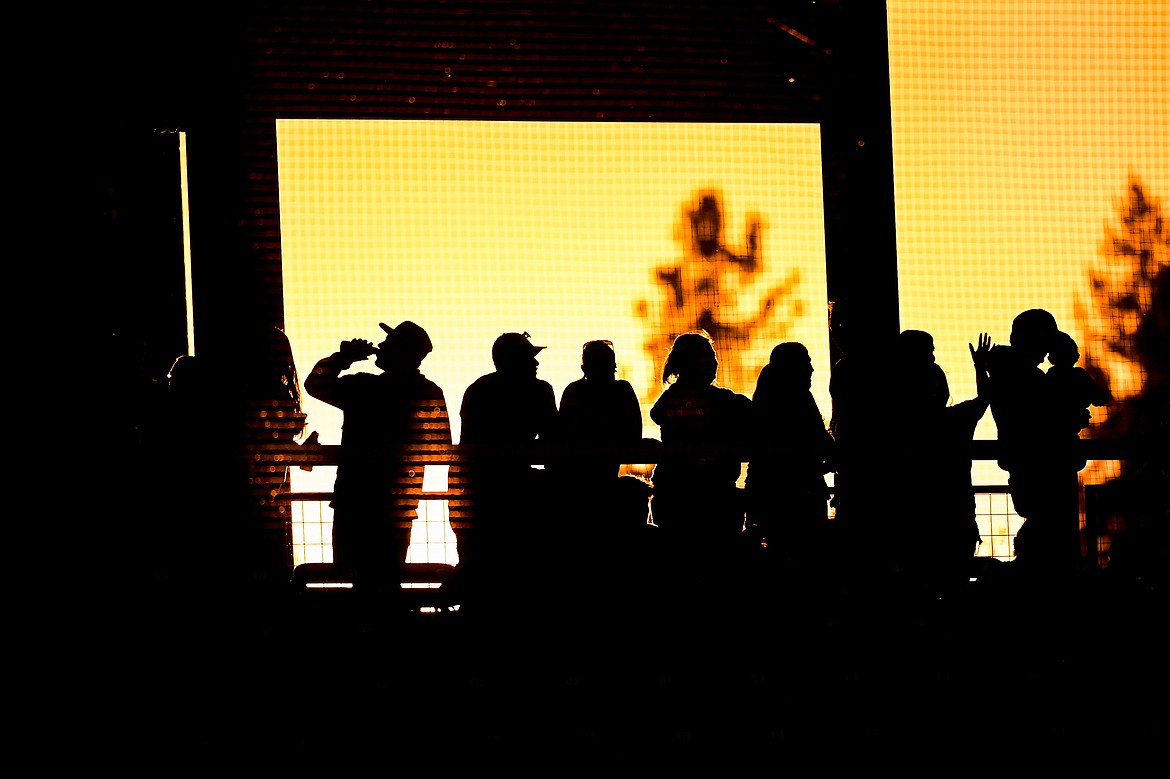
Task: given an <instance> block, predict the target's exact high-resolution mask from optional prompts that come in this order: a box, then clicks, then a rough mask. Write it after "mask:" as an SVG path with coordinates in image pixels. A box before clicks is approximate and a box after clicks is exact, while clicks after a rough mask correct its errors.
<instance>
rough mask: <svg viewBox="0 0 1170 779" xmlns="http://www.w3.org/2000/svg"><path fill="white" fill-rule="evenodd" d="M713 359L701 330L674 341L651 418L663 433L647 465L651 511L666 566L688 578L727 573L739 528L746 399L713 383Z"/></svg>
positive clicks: (715, 365) (748, 412)
mask: <svg viewBox="0 0 1170 779" xmlns="http://www.w3.org/2000/svg"><path fill="white" fill-rule="evenodd" d="M718 369H719V360H718V358H717V356H716V354H715V348H714V346H713V344H712V342H711V339H710V337H709V336H708V335H707V334H706V333H705V332H695V333H683V334H682V335H680V336H678V337H677V338H675V339H674V344H673V345H672V346H671V349H670V352H669V353H668V354H667V357H666V362H665V364H664V366H663V369H662V381H663V383H664V384H666V385H667V387H666V389H665V390H664V391H663V392H662V394H661V395H659V397H658V400H656V401H655V403H654V406H653V408H652V409H651V410H650V418H651V419H652V420H653V421H654V422H655V423H657V424H658V427H659V429H660V431H661V435H662V444H663V448H664V450H665V451H664V453H663V456H662V457H661V458H660V459H659V462H658V464H657V465H656V466H655V468H654V471H653V477H652V481H653V487H654V494H653V497H652V498H651V504H650V505H651V513H652V516H653V519H654V523H655V524H656V525H658V527H659V528H660V531H659V532H660V533H661V535H662V538H663V542H664V544H665V545H666V554H667V555H668V557H669V558H670V561H668V564H672V565H676V566H678V567H677V569H676V571H675V573H676V574H678V575H682V576H685V577H686V578H687V579H690V580H691V582H692V583H702V582H704V581H707V580H708V577H707V576H705V575H704V571H709V572H710V573H711V577H712V578H713V579H714V580H716V581H719V580H722V577H724V576H725V575H726V574H728V573H729V572H730V569H729V568H728V566H729V565H730V564H731V563H732V562H733V560H734V555H735V552H736V550H737V549H738V545H739V541H740V538H741V534H742V532H743V528H744V512H745V501H744V499H743V496H742V493H741V490H740V489H739V487H738V486H737V482H738V479H739V475H740V471H741V464H742V462H744V461H746V460H747V445H748V442H749V431H750V430H751V426H752V402H751V400H750V399H749V398H748V397H747V396H745V395H740V394H739V393H736V392H733V391H731V390H730V389H727V388H725V387H720V386H718V385H716V383H715V378H716V374H717V372H718Z"/></svg>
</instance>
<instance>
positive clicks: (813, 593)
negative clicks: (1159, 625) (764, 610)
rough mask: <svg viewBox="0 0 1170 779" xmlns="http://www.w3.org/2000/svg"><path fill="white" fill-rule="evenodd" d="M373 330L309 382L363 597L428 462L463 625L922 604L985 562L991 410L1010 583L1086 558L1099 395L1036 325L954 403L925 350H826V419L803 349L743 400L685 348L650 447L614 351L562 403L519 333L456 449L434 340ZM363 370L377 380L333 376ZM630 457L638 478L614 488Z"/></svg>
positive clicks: (1036, 315)
mask: <svg viewBox="0 0 1170 779" xmlns="http://www.w3.org/2000/svg"><path fill="white" fill-rule="evenodd" d="M381 328H382V329H383V331H384V332H385V333H386V337H385V340H384V341H383V342H382V343H381V344H379V345H377V346H374V345H373V344H371V343H370V342H368V341H362V340H352V341H346V342H343V343H341V345H340V347H339V349H338V351H337V352H335V353H334V354H332V355H329V356H327V357H325V358H322V359H321V360H320V361H318V362H317V364H316V365H315V367H314V368H313V371H312V374H311V375H310V376H309V377H308V378H307V379H306V380H305V383H304V384H305V391H306V392H308V393H309V394H310V395H312V396H314V397H316V398H318V399H320V400H322V401H324V402H326V403H329V404H331V405H333V406H336V407H337V408H339V409H341V410H342V411H343V412H344V423H343V432H342V439H341V444H340V455H339V461H338V470H337V476H336V485H335V490H334V494H333V502H332V506H333V509H334V525H333V539H332V541H333V551H334V562H335V565H336V566H338V567H339V568H340V569H341V570H342V571H343V572H344V573H345V575H346V576H348V577H349V578H350V579H351V580H352V581H353V582H354V586H355V589H357V590H359V591H362V592H364V593H366V594H367V595H368V596H373V597H375V598H377V599H378V600H379V601H382V600H393V599H394V598H395V597H396V594H398V593H400V588H399V586H398V585H399V583H400V582H401V581H402V580H403V579H402V577H403V572H404V566H405V564H406V563H405V560H406V552H407V548H408V545H409V539H410V527H411V521H412V519H413V517H414V512H415V509H416V508H417V506H418V501H419V499H420V495H421V494H422V480H423V472H424V467H425V464H426V462H427V461H428V457H427V456H428V455H440V456H441V455H442V453H444V452H451V453H454V456H453V457H452V458H451V460H450V462H451V463H452V464H451V468H450V474H449V480H450V483H451V484H452V485H456V486H457V487H458V489H459V490H462V495H463V497H464V500H462V501H459V502H458V504H459V508H455V509H453V510H452V520H453V521H452V527H453V529H454V532H455V537H456V541H457V546H458V555H459V563H458V566H457V570H456V572H455V575H454V577H453V579H452V581H451V582H450V583H449V584H446V585H444V587H446V588H447V589H448V590H449V594H450V600H451V602H453V603H458V604H459V606H460V608H461V609H463V610H465V611H467V612H468V613H472V614H476V613H479V614H499V613H501V612H503V611H504V610H506V609H507V608H509V607H508V606H507V605H506V604H508V603H514V602H515V600H516V598H517V596H522V597H521V599H522V600H524V601H525V602H526V603H528V604H532V605H535V606H537V607H539V608H541V609H542V610H544V611H546V612H548V613H553V612H558V611H559V612H571V613H574V614H578V615H580V614H590V613H591V614H595V615H596V614H598V612H599V611H604V609H606V608H607V607H608V606H609V605H612V604H613V603H615V602H617V601H618V600H620V599H621V598H623V597H626V598H628V597H629V593H630V592H631V591H637V592H640V593H641V594H642V596H643V597H650V598H655V599H656V602H657V603H659V604H660V605H665V607H666V608H668V609H669V608H675V607H677V608H678V609H679V610H680V613H683V612H685V611H686V610H687V609H689V608H692V607H694V605H695V604H696V603H699V602H706V601H707V600H709V599H710V598H711V597H721V595H719V594H720V593H722V594H727V593H730V592H732V591H735V590H738V591H741V592H742V591H743V588H744V587H745V585H746V586H747V587H748V588H749V589H751V590H752V591H753V592H755V593H757V594H760V595H767V594H769V593H771V594H777V593H782V592H786V593H788V595H789V596H790V597H792V596H793V593H799V595H798V596H797V597H806V596H807V599H808V600H809V601H810V602H811V601H813V600H815V598H816V597H818V594H820V593H824V592H828V591H836V592H840V591H851V592H864V591H867V590H872V589H873V587H874V586H875V583H889V582H895V583H896V584H897V586H898V587H899V588H901V591H902V592H904V593H905V594H907V595H909V596H910V597H913V598H918V599H921V600H922V601H923V602H928V601H939V600H949V599H954V598H957V597H959V596H961V594H962V592H963V590H964V588H965V587H966V586H967V584H968V582H969V580H970V577H971V576H972V574H973V573H974V570H975V569H974V566H973V561H974V560H975V559H976V554H977V550H978V547H979V544H980V543H981V539H980V531H979V527H978V525H977V523H976V518H975V500H974V495H973V486H972V478H971V453H970V445H971V441H972V439H973V437H974V434H975V429H976V425H977V424H978V423H979V421H980V420H981V419H982V418H983V417H984V415H985V413H986V412H987V411H988V410H990V411H991V414H992V415H993V417H994V419H995V422H996V425H997V428H998V431H999V441H1000V443H1001V444H1002V458H1001V460H1000V465H1001V466H1002V467H1003V468H1004V469H1005V470H1006V471H1007V472H1008V474H1009V478H1010V480H1009V488H1010V492H1011V495H1012V498H1013V500H1014V502H1015V506H1016V510H1017V512H1018V513H1019V514H1020V516H1021V517H1023V518H1024V520H1025V521H1024V523H1023V525H1022V527H1021V528H1020V530H1019V532H1018V534H1017V539H1016V543H1017V547H1016V550H1015V551H1016V558H1017V559H1016V561H1015V563H1014V565H1016V566H1018V567H1019V569H1020V570H1025V571H1028V572H1032V573H1037V574H1039V575H1041V576H1044V577H1058V576H1061V575H1062V574H1066V573H1069V572H1071V571H1073V570H1075V568H1076V566H1077V564H1078V561H1079V559H1080V546H1079V544H1080V541H1079V507H1078V502H1077V501H1078V493H1077V472H1078V471H1079V470H1080V469H1081V468H1083V467H1084V465H1085V462H1084V459H1083V456H1082V455H1081V454H1080V453H1079V452H1078V450H1077V449H1076V448H1075V444H1073V443H1072V442H1073V441H1075V440H1076V439H1077V438H1078V434H1079V431H1080V430H1081V429H1082V428H1084V427H1086V426H1087V425H1088V422H1089V411H1088V406H1089V405H1091V404H1100V403H1104V402H1107V400H1108V396H1107V395H1106V394H1104V393H1103V391H1102V390H1101V389H1100V388H1099V387H1097V385H1096V384H1095V382H1093V380H1092V379H1091V377H1089V375H1088V374H1087V373H1084V372H1083V371H1082V370H1081V369H1077V368H1075V367H1074V364H1075V362H1076V359H1077V352H1076V344H1075V342H1072V339H1071V338H1069V336H1067V335H1066V334H1065V333H1063V332H1061V331H1060V330H1059V328H1058V327H1057V323H1056V321H1055V319H1054V318H1053V317H1052V315H1051V314H1049V313H1048V312H1047V311H1043V310H1038V309H1037V310H1029V311H1025V312H1023V313H1021V314H1020V315H1019V316H1018V317H1016V319H1015V320H1014V322H1013V327H1012V332H1011V339H1010V343H1009V344H1007V345H993V344H992V343H991V339H990V338H989V337H988V336H987V335H985V334H984V335H980V337H979V338H978V342H977V344H971V345H970V353H971V360H972V367H973V370H974V372H975V378H976V387H977V392H976V397H974V398H970V399H965V400H961V401H959V402H953V401H952V398H951V393H950V388H949V385H948V381H947V376H946V373H945V371H944V370H943V369H942V367H941V366H939V365H938V364H937V363H936V362H935V357H934V340H933V337H932V336H931V335H930V334H929V333H927V332H924V331H919V330H906V331H904V332H902V333H900V334H898V336H897V337H896V338H894V339H892V340H891V341H890V342H889V343H881V342H880V341H879V340H878V339H875V338H873V337H872V336H867V338H866V339H865V340H864V341H863V342H862V343H844V342H841V341H842V340H843V339H842V334H841V333H840V332H838V333H835V337H837V338H838V339H839V343H838V345H839V346H840V347H841V352H842V353H843V354H844V357H843V359H842V360H841V361H840V362H839V363H838V364H837V365H836V366H835V368H834V371H833V377H832V381H831V383H830V394H831V397H832V404H833V407H832V416H831V419H830V420H829V421H826V419H825V417H824V416H823V415H822V413H821V410H820V409H819V408H818V406H817V403H816V401H815V399H814V397H813V395H812V393H811V383H812V374H813V366H812V360H811V358H810V355H809V353H808V350H807V348H806V347H805V346H804V345H803V344H801V343H797V342H784V343H780V344H777V345H776V347H775V348H774V349H773V350H772V353H771V356H770V360H769V362H768V364H767V365H766V366H764V367H763V369H762V370H761V371H760V373H759V376H758V380H757V383H756V387H755V391H754V393H753V394H752V396H751V397H748V396H747V395H743V394H740V393H737V392H733V391H732V390H730V389H727V388H725V387H721V386H719V384H718V383H717V377H718V368H719V357H718V355H717V354H716V350H715V347H714V344H713V342H712V340H711V338H710V337H709V336H708V335H707V334H706V333H705V332H702V331H698V332H690V333H684V334H682V335H680V336H678V337H677V338H675V339H674V342H673V344H672V346H671V348H670V351H669V353H668V354H667V356H666V359H665V362H664V365H663V366H662V374H661V379H662V385H663V390H662V392H661V394H660V396H659V397H658V399H657V400H656V401H655V402H654V404H653V407H652V408H651V410H650V419H651V420H652V421H653V422H654V423H655V424H657V425H658V428H659V430H660V431H661V435H660V438H658V439H652V438H643V437H642V415H641V409H640V406H639V403H638V399H637V396H636V394H635V392H634V390H633V388H632V387H631V386H630V384H629V383H628V382H626V381H624V380H621V379H618V378H616V365H617V362H616V355H615V354H614V350H613V346H612V344H611V343H610V342H608V341H605V340H594V341H590V342H588V343H586V344H584V346H583V349H582V357H581V360H582V361H581V370H582V378H581V379H579V380H577V381H574V382H572V383H571V384H569V385H568V386H567V387H566V388H565V390H564V392H563V394H562V396H561V398H560V402H559V404H558V403H557V399H556V397H555V394H554V391H553V388H552V386H551V385H550V384H549V383H548V382H547V381H544V380H543V379H540V378H539V377H538V375H537V372H538V366H539V362H538V359H537V356H538V354H539V353H540V351H541V350H542V349H544V348H545V347H543V346H537V345H535V344H533V343H532V340H531V337H530V336H529V335H528V334H527V333H515V332H512V333H504V334H502V335H500V336H499V337H498V338H497V339H496V341H495V342H494V344H493V347H492V359H493V363H494V366H495V370H494V371H493V372H491V373H488V374H486V375H484V376H481V377H480V378H478V379H476V380H475V381H474V382H472V384H471V385H470V386H469V387H468V388H467V390H466V392H465V393H464V395H463V398H462V401H461V404H460V406H459V412H458V413H459V415H460V420H461V430H462V433H461V436H460V440H459V441H458V442H457V444H456V443H455V442H453V441H452V435H451V425H450V421H449V417H448V409H447V404H446V399H445V397H444V394H443V391H442V390H441V389H440V388H439V387H438V386H437V385H436V384H435V383H434V382H432V381H430V380H429V379H427V378H426V377H425V376H424V375H423V373H422V372H421V365H422V362H423V360H424V358H425V357H426V356H427V355H428V354H429V353H430V352H431V351H432V344H431V341H430V338H429V336H428V335H427V333H426V331H425V330H424V329H423V328H422V327H420V326H419V325H417V324H415V323H413V322H409V321H407V322H402V323H401V324H399V325H397V326H395V327H391V326H389V325H386V324H382V325H381ZM369 357H374V358H375V365H376V367H377V368H378V369H379V370H380V373H377V374H372V373H351V374H348V375H342V374H343V373H344V372H345V371H346V370H347V369H348V368H350V367H351V366H353V365H354V364H355V363H356V362H358V361H360V360H364V359H367V358H369ZM1046 357H1047V358H1048V359H1049V360H1050V361H1051V363H1052V366H1053V367H1052V368H1051V369H1050V370H1049V371H1048V372H1047V373H1045V372H1044V371H1043V370H1042V369H1041V368H1040V364H1041V363H1042V362H1043V361H1044V360H1045V358H1046ZM891 441H893V442H894V443H893V446H894V449H895V450H896V451H891V449H890V447H891ZM646 453H649V458H648V460H647V461H648V462H652V463H653V470H652V473H651V475H650V477H649V478H648V479H646V478H642V477H638V476H632V475H623V470H622V466H623V464H625V463H637V462H640V460H638V459H634V458H636V457H639V456H646ZM430 461H431V462H434V460H430ZM744 464H746V471H744V470H743V465H744ZM829 475H832V476H833V479H834V484H833V488H832V489H831V488H830V486H829V482H828V477H829ZM741 477H742V478H741ZM741 485H742V486H741ZM830 509H832V511H831V510H830Z"/></svg>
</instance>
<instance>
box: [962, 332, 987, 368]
mask: <svg viewBox="0 0 1170 779" xmlns="http://www.w3.org/2000/svg"><path fill="white" fill-rule="evenodd" d="M967 348H968V349H969V350H970V351H971V362H973V363H974V364H975V367H976V368H978V369H979V370H986V368H987V358H988V356H990V355H991V336H990V335H988V334H987V333H980V334H979V346H978V348H976V347H975V346H973V345H972V344H967Z"/></svg>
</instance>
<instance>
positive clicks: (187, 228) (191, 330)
mask: <svg viewBox="0 0 1170 779" xmlns="http://www.w3.org/2000/svg"><path fill="white" fill-rule="evenodd" d="M179 188H180V190H181V192H182V198H183V300H184V301H185V302H186V305H187V353H188V354H191V355H194V354H195V309H194V306H193V305H192V294H191V286H192V285H191V219H190V212H189V211H188V209H187V133H185V132H182V131H180V132H179Z"/></svg>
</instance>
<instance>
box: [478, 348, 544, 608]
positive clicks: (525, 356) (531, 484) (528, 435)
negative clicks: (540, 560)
mask: <svg viewBox="0 0 1170 779" xmlns="http://www.w3.org/2000/svg"><path fill="white" fill-rule="evenodd" d="M544 348H545V347H543V346H537V345H535V344H533V343H532V340H531V336H529V335H528V333H516V332H509V333H503V334H502V335H500V336H499V337H498V338H496V339H495V341H494V342H493V343H492V362H493V363H494V364H495V370H494V371H493V372H491V373H488V374H485V375H483V376H480V377H479V378H478V379H476V380H475V381H474V382H472V383H471V385H470V386H469V387H468V388H467V390H466V392H465V393H464V395H463V403H462V406H461V407H460V410H459V416H460V420H461V425H462V428H461V433H460V437H459V446H460V448H461V450H462V454H463V456H464V458H465V459H466V466H465V468H466V478H467V483H468V485H469V486H470V488H471V490H472V495H473V498H472V512H473V515H472V521H471V522H470V523H469V525H468V527H467V528H466V529H464V530H463V531H462V532H460V531H459V530H456V540H457V542H458V549H459V567H460V569H461V570H460V571H459V572H458V576H459V579H460V581H461V582H462V583H461V584H460V591H461V597H463V598H464V602H463V603H462V605H461V608H463V607H466V606H467V605H468V604H467V603H466V599H467V598H468V596H473V595H474V596H475V597H478V598H481V600H480V601H479V604H480V605H486V604H488V603H491V602H494V600H493V593H497V592H502V591H503V590H501V589H500V587H501V586H503V582H502V579H501V578H500V577H502V576H506V575H508V574H510V573H511V572H512V571H516V570H519V568H518V566H517V563H519V562H520V561H522V560H523V561H525V564H529V563H530V559H529V558H531V557H532V555H531V553H530V551H526V550H525V545H526V544H531V543H532V542H533V541H538V540H539V536H540V534H539V533H538V532H536V531H534V529H533V528H532V527H530V526H529V525H530V524H531V523H532V522H534V521H535V519H536V512H537V510H538V509H539V508H540V507H541V506H542V505H543V504H544V493H545V490H546V487H547V484H546V474H545V472H544V470H542V469H537V468H533V467H532V465H533V463H534V462H537V461H538V459H539V458H538V456H537V454H536V452H537V446H538V444H541V443H545V442H546V441H547V438H548V436H549V435H550V433H551V431H552V428H553V425H554V424H555V422H556V415H557V405H556V397H555V395H554V393H553V388H552V385H551V384H549V383H548V382H547V381H544V380H543V379H538V378H537V377H536V371H537V367H538V366H539V364H540V363H539V362H538V361H537V359H536V355H537V354H538V353H540V352H541V351H542V350H543V349H544ZM468 582H472V583H470V584H469V583H468ZM504 589H506V587H505V588H504ZM476 605H477V604H475V603H473V604H472V610H475V607H476Z"/></svg>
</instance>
